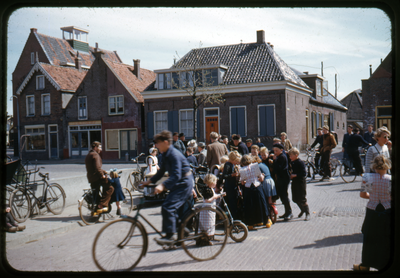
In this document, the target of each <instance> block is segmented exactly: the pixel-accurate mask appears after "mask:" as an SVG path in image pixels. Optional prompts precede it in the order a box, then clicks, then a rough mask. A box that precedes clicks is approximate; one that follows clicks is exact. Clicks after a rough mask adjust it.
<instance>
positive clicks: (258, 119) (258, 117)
mask: <svg viewBox="0 0 400 278" xmlns="http://www.w3.org/2000/svg"><path fill="white" fill-rule="evenodd" d="M263 106H272V107H273V108H274V134H276V108H275V104H273V103H272V104H259V105H257V121H258V133H257V134H258V136H261V135H260V124H261V123H260V107H263ZM246 125H247V124H246ZM246 134H247V131H246Z"/></svg>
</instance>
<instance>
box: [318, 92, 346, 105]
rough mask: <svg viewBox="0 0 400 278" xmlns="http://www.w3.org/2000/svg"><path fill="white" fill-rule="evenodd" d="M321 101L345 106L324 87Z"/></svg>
mask: <svg viewBox="0 0 400 278" xmlns="http://www.w3.org/2000/svg"><path fill="white" fill-rule="evenodd" d="M322 99H323V102H324V103H326V104H331V105H335V106H339V107H342V108H346V106H344V105H343V104H342V103H341V102H340V101H339V100H337V99H336V98H335V97H334V96H333V95H332V94H331V93H330V92H329V91H327V90H326V89H325V88H324V96H323V97H322Z"/></svg>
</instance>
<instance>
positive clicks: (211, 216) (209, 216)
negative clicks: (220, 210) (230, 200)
mask: <svg viewBox="0 0 400 278" xmlns="http://www.w3.org/2000/svg"><path fill="white" fill-rule="evenodd" d="M204 183H205V184H206V186H207V187H205V189H204V190H203V192H202V195H203V202H204V204H203V206H211V207H212V208H215V207H216V205H217V199H219V198H221V196H225V193H224V192H223V193H221V194H215V187H216V185H217V177H216V176H215V175H213V174H207V175H206V176H205V177H204ZM199 228H200V230H201V231H206V233H207V236H208V238H207V239H202V240H197V242H196V245H213V244H212V242H211V241H210V240H211V238H212V237H213V236H214V233H215V212H213V211H209V210H206V211H201V212H200V219H199Z"/></svg>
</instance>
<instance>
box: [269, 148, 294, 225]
mask: <svg viewBox="0 0 400 278" xmlns="http://www.w3.org/2000/svg"><path fill="white" fill-rule="evenodd" d="M272 148H273V151H274V155H275V159H274V163H273V166H272V167H273V170H274V173H275V180H276V193H278V195H279V197H280V198H281V201H282V204H283V205H284V207H285V213H284V214H283V215H280V216H279V218H284V219H285V220H286V221H288V220H290V219H292V218H293V214H292V208H291V206H290V200H289V195H288V189H289V184H290V174H289V165H288V159H287V156H286V154H284V153H283V145H282V144H279V143H278V144H274V145H273V147H272Z"/></svg>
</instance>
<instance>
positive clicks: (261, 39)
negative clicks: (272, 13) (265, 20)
mask: <svg viewBox="0 0 400 278" xmlns="http://www.w3.org/2000/svg"><path fill="white" fill-rule="evenodd" d="M257 43H258V44H263V43H265V32H264V30H258V31H257Z"/></svg>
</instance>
